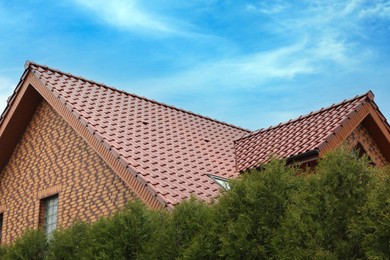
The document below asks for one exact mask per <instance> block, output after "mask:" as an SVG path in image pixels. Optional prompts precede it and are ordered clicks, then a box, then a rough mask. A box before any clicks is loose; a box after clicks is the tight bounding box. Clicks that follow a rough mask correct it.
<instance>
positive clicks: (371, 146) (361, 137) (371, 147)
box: [346, 124, 387, 166]
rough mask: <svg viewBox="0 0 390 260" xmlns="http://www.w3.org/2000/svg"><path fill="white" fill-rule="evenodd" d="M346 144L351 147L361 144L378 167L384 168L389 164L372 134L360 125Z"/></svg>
mask: <svg viewBox="0 0 390 260" xmlns="http://www.w3.org/2000/svg"><path fill="white" fill-rule="evenodd" d="M346 142H347V144H349V145H350V146H351V147H356V145H357V144H358V143H360V144H361V145H362V146H363V148H364V150H365V151H366V152H367V154H368V156H369V157H370V158H371V160H372V161H373V162H374V163H375V164H376V165H378V166H384V165H386V164H387V161H386V159H385V157H384V156H383V154H382V153H381V151H380V150H379V147H378V145H377V144H376V143H375V141H374V140H373V138H372V137H371V135H370V133H369V132H368V131H367V129H366V128H365V127H364V126H363V125H361V124H360V125H359V126H357V127H356V128H355V130H353V132H352V133H351V134H350V135H349V136H348V138H347V140H346Z"/></svg>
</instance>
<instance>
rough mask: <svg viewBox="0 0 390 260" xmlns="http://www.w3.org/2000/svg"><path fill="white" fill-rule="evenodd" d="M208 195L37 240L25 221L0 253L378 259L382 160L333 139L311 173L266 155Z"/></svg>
mask: <svg viewBox="0 0 390 260" xmlns="http://www.w3.org/2000/svg"><path fill="white" fill-rule="evenodd" d="M230 186H231V189H230V190H229V191H227V192H222V193H221V196H220V197H219V198H218V201H217V202H215V203H205V202H201V201H199V200H197V199H195V198H191V199H190V200H187V201H184V202H182V203H181V204H180V205H178V206H177V207H176V208H175V209H173V210H172V211H167V210H160V211H155V210H150V209H148V208H146V207H145V206H144V205H143V204H142V203H140V202H138V201H136V202H131V203H129V205H128V206H127V207H125V208H124V209H122V210H120V211H118V212H117V213H115V214H113V215H112V216H110V217H105V218H101V219H100V220H98V221H97V222H95V223H93V224H87V223H83V222H77V223H75V224H74V225H73V226H71V227H70V228H67V229H64V230H58V231H56V232H55V233H54V235H53V237H52V238H51V239H50V240H49V241H48V242H47V241H46V239H45V237H44V236H43V234H42V233H41V232H40V231H28V232H27V233H26V234H25V236H23V237H22V238H20V239H19V240H17V241H16V242H15V243H14V244H13V245H10V246H3V247H0V258H1V259H220V258H223V259H265V258H267V259H268V258H270V259H340V258H341V259H355V258H363V259H365V258H369V259H388V257H389V255H390V168H384V169H377V168H375V167H372V166H370V164H369V162H368V160H367V158H363V159H358V156H357V155H356V154H355V153H351V152H350V151H348V150H347V149H345V148H340V149H338V150H336V151H334V152H332V153H329V154H328V155H327V156H326V157H325V158H324V159H322V160H321V161H320V162H319V165H318V166H317V167H316V171H315V174H307V173H303V172H301V171H300V170H299V169H298V168H293V167H286V166H285V162H284V161H277V160H273V161H271V162H270V163H269V164H267V165H265V166H264V169H263V170H262V171H252V172H247V173H244V174H242V176H241V178H240V179H238V180H232V181H231V182H230Z"/></svg>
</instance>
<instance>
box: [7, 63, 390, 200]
mask: <svg viewBox="0 0 390 260" xmlns="http://www.w3.org/2000/svg"><path fill="white" fill-rule="evenodd" d="M29 73H32V74H33V75H35V76H36V78H37V79H38V80H39V81H40V82H41V83H42V84H41V85H42V88H47V90H49V91H50V92H51V93H52V94H53V97H55V98H54V99H55V100H59V101H60V102H61V103H62V104H63V105H64V106H63V108H66V109H67V110H68V111H70V112H71V114H69V115H71V116H72V115H73V116H74V120H75V121H77V120H78V121H77V122H80V123H81V124H82V125H83V126H84V127H85V128H86V129H87V130H88V131H89V132H90V133H91V134H92V135H91V137H92V138H96V139H94V140H98V141H99V142H100V143H101V144H103V145H104V147H105V148H103V147H102V149H107V151H109V152H108V153H109V154H111V155H113V156H114V157H113V158H116V159H113V160H118V161H119V163H120V164H121V165H123V166H125V167H128V169H130V171H129V172H131V174H133V175H134V177H135V178H136V180H137V181H138V182H139V183H141V184H142V186H143V187H146V189H147V190H148V191H149V192H150V195H151V196H153V198H157V200H158V201H159V202H162V204H163V205H165V206H168V207H172V206H174V205H176V204H178V203H179V202H180V201H182V200H183V199H186V198H189V197H190V196H191V194H194V195H196V196H198V197H200V198H202V199H205V200H209V199H211V198H214V197H216V196H217V195H218V193H219V189H220V186H219V185H218V184H217V183H216V182H215V181H214V180H212V179H211V178H210V177H209V175H214V176H217V177H221V178H234V177H238V176H239V172H240V171H242V170H246V169H248V168H251V167H255V166H258V165H259V164H260V163H266V162H267V161H268V160H269V157H270V155H276V156H278V157H283V158H286V157H287V158H288V157H291V156H294V155H299V154H302V153H305V152H307V151H313V150H314V149H320V148H321V147H323V145H324V144H325V143H327V142H328V141H329V140H330V139H331V138H333V137H334V133H336V132H337V131H338V130H339V129H340V128H341V127H342V126H343V125H344V124H345V123H346V122H347V121H348V120H349V119H350V118H352V116H353V115H354V114H355V113H356V111H358V110H359V108H361V107H362V106H364V104H365V103H366V102H370V104H371V105H372V107H373V108H374V110H376V111H377V112H378V113H377V114H378V115H379V118H380V121H382V122H383V123H384V124H383V125H384V127H385V128H384V129H387V133H386V134H387V135H388V134H389V133H390V127H389V125H388V123H387V121H386V119H385V118H384V117H383V115H382V114H381V113H380V111H379V109H378V107H377V106H376V105H375V102H373V94H372V93H371V92H368V93H367V94H365V95H362V96H357V97H355V98H353V99H351V100H345V101H343V102H342V103H340V104H336V105H332V106H331V107H328V108H325V109H321V110H320V111H317V112H312V113H310V114H309V115H306V116H301V117H299V118H298V119H295V120H290V121H289V122H287V123H284V124H279V125H278V126H275V127H270V128H268V129H261V130H259V131H256V132H250V131H249V130H246V129H243V128H240V127H236V126H233V125H230V124H227V123H224V122H220V121H216V120H214V119H211V118H208V117H204V116H201V115H197V114H194V113H192V112H188V111H185V110H182V109H179V108H175V107H173V106H169V105H166V104H162V103H159V102H156V101H153V100H150V99H147V98H144V97H140V96H137V95H134V94H129V93H126V92H124V91H120V90H117V89H114V88H111V87H108V86H106V85H104V84H100V83H96V82H94V81H91V80H87V79H84V78H82V77H78V76H74V75H72V74H68V73H64V72H61V71H58V70H54V69H51V68H48V67H46V66H42V65H38V64H35V63H31V62H28V63H26V71H25V73H24V74H23V75H22V78H21V82H22V81H23V80H24V79H25V78H26V77H27V74H29ZM20 86H21V84H20V83H19V85H18V87H17V89H16V90H15V92H14V94H13V95H12V96H11V97H10V99H9V101H8V104H7V107H6V108H5V110H4V112H3V114H2V116H1V118H0V126H1V125H2V124H3V121H4V117H5V116H6V115H7V111H9V110H10V107H11V105H12V104H13V102H14V100H15V98H16V96H17V93H18V91H19V90H18V89H19V88H20ZM48 93H49V92H48ZM360 111H362V109H360ZM355 118H356V117H355ZM83 129H84V128H83ZM384 131H386V130H384ZM87 134H88V133H87ZM386 149H387V148H386ZM140 196H141V195H140ZM142 196H143V195H142Z"/></svg>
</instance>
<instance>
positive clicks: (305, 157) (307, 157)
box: [287, 148, 320, 164]
mask: <svg viewBox="0 0 390 260" xmlns="http://www.w3.org/2000/svg"><path fill="white" fill-rule="evenodd" d="M319 154H320V151H319V150H318V149H317V148H316V149H313V150H310V151H307V152H304V153H300V154H296V155H292V156H290V157H288V158H287V164H290V163H294V162H301V163H303V162H308V161H312V160H314V159H317V158H318V155H319Z"/></svg>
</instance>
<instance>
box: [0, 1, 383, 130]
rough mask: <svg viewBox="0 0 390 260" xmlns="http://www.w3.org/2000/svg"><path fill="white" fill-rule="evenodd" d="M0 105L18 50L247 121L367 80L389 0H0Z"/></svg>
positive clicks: (331, 96)
mask: <svg viewBox="0 0 390 260" xmlns="http://www.w3.org/2000/svg"><path fill="white" fill-rule="evenodd" d="M0 36H1V40H0V109H1V110H2V109H3V108H4V106H5V102H6V99H7V97H8V96H9V95H11V93H12V91H13V89H14V88H15V86H16V84H17V82H18V80H19V78H20V76H21V74H22V72H23V70H24V68H23V65H24V62H25V61H26V60H32V61H35V62H37V63H39V64H46V65H48V66H50V67H53V68H58V69H60V70H62V71H65V72H70V73H73V74H75V75H81V76H83V77H85V78H90V79H93V80H95V81H97V82H103V83H105V84H107V85H110V86H114V87H116V88H119V89H123V90H126V91H128V92H131V93H135V94H138V95H143V96H146V97H148V98H151V99H155V100H158V101H161V102H164V103H168V104H171V105H174V106H177V107H180V108H184V109H187V110H191V111H193V112H196V113H200V114H203V115H207V116H210V117H212V118H216V119H219V120H222V121H226V122H228V123H232V124H235V125H238V126H241V127H245V128H249V129H252V130H255V129H258V128H263V127H268V126H270V125H275V124H277V123H279V122H283V121H287V120H289V119H291V118H294V117H298V116H299V115H301V114H306V113H309V112H310V111H313V110H318V109H320V108H321V107H324V106H329V105H331V104H333V103H335V102H340V101H342V100H343V99H347V98H352V97H354V96H356V95H358V94H363V93H365V92H367V91H368V90H372V91H373V92H374V94H375V101H376V103H377V104H378V106H379V108H380V109H381V111H382V113H383V114H384V115H385V116H386V117H387V118H388V119H390V101H389V100H390V2H389V1H375V0H368V1H364V0H352V1H333V0H327V1H291V0H288V1H283V0H281V1H278V0H275V1H259V0H256V1H250V0H248V1H246V0H241V1H229V0H225V1H218V0H193V1H178V0H176V1H173V0H160V1H152V0H151V1H130V0H127V1H124V0H117V1H115V0H112V1H106V0H73V1H72V0H70V1H60V0H59V1H45V0H23V1H18V0H16V1H6V0H0Z"/></svg>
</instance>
